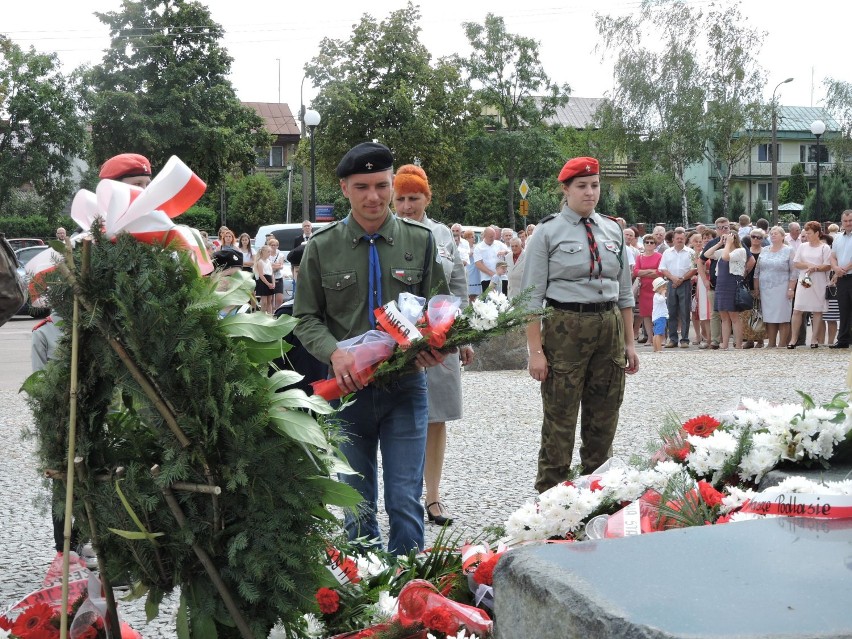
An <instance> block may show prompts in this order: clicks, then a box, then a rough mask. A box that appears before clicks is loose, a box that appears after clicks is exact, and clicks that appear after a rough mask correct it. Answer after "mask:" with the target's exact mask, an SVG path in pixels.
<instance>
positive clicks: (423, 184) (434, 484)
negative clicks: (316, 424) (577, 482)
mask: <svg viewBox="0 0 852 639" xmlns="http://www.w3.org/2000/svg"><path fill="white" fill-rule="evenodd" d="M431 201H432V190H431V189H430V188H429V179H428V178H427V177H426V172H425V171H424V170H423V169H421V168H420V167H419V166H415V165H413V164H406V165H404V166H401V167H399V169H398V170H397V172H396V175H395V176H394V180H393V205H394V210H396V214H397V215H399V216H400V217H404V218H407V219H410V220H414V221H415V222H420V223H421V224H423V225H425V226H428V227H429V228H430V229H431V230H432V236H433V237H434V238H435V243H436V244H437V248H438V259H439V260H440V263H441V266H442V267H443V269H444V276H445V277H446V279H447V282H449V284H450V292H451V293H452V294H453V295H455V296H457V297H458V298H459V299H461V300H462V304H463V306H467V276H466V275H465V269H464V264H463V263H462V260H461V255H459V252H458V248H457V247H456V243H455V240H454V239H453V234H452V232H451V231H450V229H448V228H447V227H446V226H445V225H443V224H441V223H440V222H435V221H434V220H430V219H429V218H428V217H427V216H426V207H427V206H429V203H430V202H431ZM472 360H473V349H472V348H471V347H470V346H464V347H462V348H461V349H460V350H459V352H458V353H455V354H452V355H448V356H447V357H446V358H445V359H444V362H443V364H442V365H441V366H432V367H431V368H427V369H426V376H427V377H426V378H427V386H428V393H429V427H428V430H427V431H426V464H425V467H424V477H425V480H426V516H427V518H428V520H429V521H431V522H434V523H436V524H438V525H439V526H443V525H449V524H451V523H453V520H452V518H451V517H450V516H449V515H448V514H447V511H446V509H445V508H444V504H443V503H442V502H441V491H440V486H441V473H442V471H443V467H444V453H445V451H446V447H447V422H448V421H453V420H457V419H461V418H462V395H461V366H460V364H461V365H467V364H469V363H470V362H471V361H472Z"/></svg>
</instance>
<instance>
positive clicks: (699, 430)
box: [505, 393, 852, 544]
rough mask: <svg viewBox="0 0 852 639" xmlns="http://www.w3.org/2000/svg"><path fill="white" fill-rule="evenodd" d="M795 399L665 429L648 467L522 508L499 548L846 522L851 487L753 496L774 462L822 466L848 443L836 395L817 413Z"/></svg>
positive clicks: (747, 404) (810, 486)
mask: <svg viewBox="0 0 852 639" xmlns="http://www.w3.org/2000/svg"><path fill="white" fill-rule="evenodd" d="M800 395H801V396H802V399H803V403H802V404H801V405H797V404H772V403H769V402H767V401H765V400H752V399H745V398H744V399H743V400H742V405H741V406H740V408H738V409H737V410H735V411H733V412H731V413H729V414H727V415H724V416H722V418H721V419H717V418H716V417H713V416H711V415H699V416H697V417H694V418H692V419H690V420H687V421H686V422H684V423H680V421H677V422H676V423H669V424H667V425H665V426H664V427H663V429H662V432H661V442H660V443H659V444H658V445H656V446H655V448H654V449H652V451H651V452H652V455H651V457H650V460H648V462H646V463H641V462H636V463H635V464H633V465H628V464H626V463H624V462H622V461H620V460H617V459H611V460H609V461H608V462H607V463H606V464H605V465H604V466H602V467H601V468H599V469H598V470H596V471H595V473H593V474H592V475H587V476H584V477H580V478H575V479H573V480H571V481H566V482H564V483H562V484H560V485H558V486H554V487H553V488H551V489H550V490H547V491H545V492H543V493H542V494H541V495H539V496H538V497H537V498H536V499H535V500H534V501H532V502H529V503H527V504H524V505H523V506H521V508H519V509H518V510H517V511H516V512H515V513H513V514H512V515H511V516H510V517H509V519H508V520H507V521H506V523H505V529H506V532H507V534H508V535H509V537H508V539H507V543H509V544H516V543H523V542H529V541H535V540H546V539H552V538H562V539H568V540H580V539H603V538H607V537H623V536H626V535H634V534H644V533H649V532H656V531H660V530H666V529H669V528H678V527H684V526H701V525H705V524H713V523H726V522H728V521H739V520H742V519H748V518H754V517H758V516H771V515H795V516H810V517H823V518H838V517H852V499H850V497H849V496H850V495H852V481H845V482H839V483H838V484H837V485H830V484H826V483H821V484H815V483H814V482H808V481H807V480H804V479H802V478H790V479H789V480H787V481H785V482H783V483H782V484H781V485H780V486H779V487H778V488H773V489H769V490H767V491H764V493H760V494H758V493H756V492H755V490H754V487H755V486H756V485H757V484H758V483H759V482H760V480H761V479H762V478H763V477H764V476H765V475H766V474H767V473H768V472H769V471H770V470H772V469H773V468H776V467H777V466H778V465H779V464H781V463H787V464H796V465H802V466H806V465H811V464H820V465H823V466H828V463H829V460H832V459H836V458H837V457H838V456H839V454H841V453H842V452H843V449H844V448H845V447H849V446H850V444H852V408H850V406H849V404H848V403H847V402H846V401H845V400H843V399H842V394H840V395H837V396H835V397H834V398H833V399H832V400H831V401H830V402H828V403H826V404H823V405H822V406H817V405H816V403H815V402H814V401H813V399H812V398H811V397H810V396H808V395H806V394H804V393H800ZM793 492H797V493H801V494H798V495H795V496H793V495H791V493H793ZM826 495H831V497H826Z"/></svg>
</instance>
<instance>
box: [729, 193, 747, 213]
mask: <svg viewBox="0 0 852 639" xmlns="http://www.w3.org/2000/svg"><path fill="white" fill-rule="evenodd" d="M745 209H746V207H745V193H743V190H742V189H741V188H740V187H739V186H735V187H734V188H733V192H732V201H731V218H732V219H734V220H736V219H738V218H739V217H740V215H743V214H744V213H745Z"/></svg>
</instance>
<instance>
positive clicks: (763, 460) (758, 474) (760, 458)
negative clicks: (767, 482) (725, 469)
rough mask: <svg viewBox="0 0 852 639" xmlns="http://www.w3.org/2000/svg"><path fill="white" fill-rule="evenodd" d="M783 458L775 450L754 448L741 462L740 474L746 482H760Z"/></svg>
mask: <svg viewBox="0 0 852 639" xmlns="http://www.w3.org/2000/svg"><path fill="white" fill-rule="evenodd" d="M780 459H781V456H780V455H779V454H778V453H777V451H776V450H774V449H773V448H762V447H758V446H752V448H751V450H749V451H748V453H746V454H745V455H744V456H743V458H742V460H740V466H739V474H740V478H741V479H743V480H744V481H749V480H752V479H753V480H754V481H755V482H759V481H760V480H761V479H763V476H764V475H765V474H766V473H768V472H769V471H770V470H772V469H773V468H775V466H777V465H778V462H779V461H780Z"/></svg>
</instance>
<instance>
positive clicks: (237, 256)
mask: <svg viewBox="0 0 852 639" xmlns="http://www.w3.org/2000/svg"><path fill="white" fill-rule="evenodd" d="M242 265H243V254H242V253H240V252H239V251H238V250H237V249H233V248H228V247H226V248H223V249H221V250H218V251H216V252H215V253H213V266H215V267H216V268H232V267H234V266H237V267H239V266H242Z"/></svg>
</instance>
